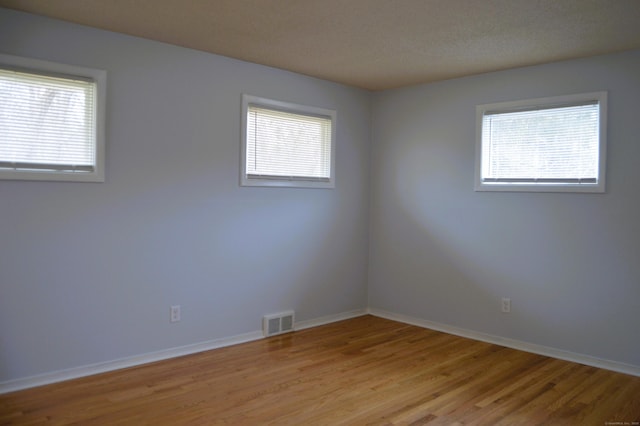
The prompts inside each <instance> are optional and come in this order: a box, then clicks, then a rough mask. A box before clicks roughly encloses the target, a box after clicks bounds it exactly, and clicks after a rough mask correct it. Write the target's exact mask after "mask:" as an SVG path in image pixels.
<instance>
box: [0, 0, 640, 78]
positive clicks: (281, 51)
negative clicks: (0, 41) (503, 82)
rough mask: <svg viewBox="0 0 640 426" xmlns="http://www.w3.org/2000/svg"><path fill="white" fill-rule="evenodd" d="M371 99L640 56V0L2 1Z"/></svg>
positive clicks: (36, 11) (42, 13) (29, 10)
mask: <svg viewBox="0 0 640 426" xmlns="http://www.w3.org/2000/svg"><path fill="white" fill-rule="evenodd" d="M0 6H4V7H8V8H12V9H17V10H22V11H26V12H31V13H36V14H41V15H45V16H50V17H53V18H58V19H63V20H66V21H71V22H76V23H79V24H83V25H88V26H92V27H97V28H102V29H106V30H110V31H116V32H120V33H125V34H130V35H134V36H139V37H144V38H148V39H153V40H159V41H163V42H166V43H171V44H174V45H178V46H184V47H190V48H193V49H198V50H203V51H207V52H212V53H216V54H220V55H225V56H229V57H232V58H237V59H242V60H245V61H249V62H255V63H258V64H263V65H269V66H273V67H277V68H282V69H285V70H290V71H294V72H298V73H301V74H306V75H310V76H314V77H319V78H322V79H326V80H331V81H335V82H339V83H344V84H348V85H352V86H357V87H361V88H365V89H370V90H381V89H389V88H397V87H401V86H407V85H412V84H418V83H426V82H432V81H437V80H444V79H449V78H454V77H460V76H465V75H471V74H478V73H483V72H489V71H496V70H501V69H507V68H513V67H520V66H526V65H532V64H541V63H546V62H552V61H557V60H562V59H570V58H578V57H584V56H591V55H597V54H604V53H610V52H617V51H622V50H628V49H637V48H640V0H0Z"/></svg>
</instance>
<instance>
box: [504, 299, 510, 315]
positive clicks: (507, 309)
mask: <svg viewBox="0 0 640 426" xmlns="http://www.w3.org/2000/svg"><path fill="white" fill-rule="evenodd" d="M502 312H504V313H505V314H508V313H509V312H511V299H509V298H508V297H503V298H502Z"/></svg>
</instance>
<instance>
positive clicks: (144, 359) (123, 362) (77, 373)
mask: <svg viewBox="0 0 640 426" xmlns="http://www.w3.org/2000/svg"><path fill="white" fill-rule="evenodd" d="M366 314H367V310H366V309H361V310H356V311H349V312H344V313H341V314H336V315H329V316H325V317H321V318H316V319H313V320H307V321H301V322H299V323H297V324H296V325H295V329H296V330H303V329H305V328H311V327H317V326H319V325H324V324H329V323H332V322H336V321H342V320H345V319H349V318H355V317H358V316H362V315H366ZM263 338H264V336H263V334H262V331H252V332H250V333H245V334H240V335H237V336H231V337H225V338H221V339H215V340H210V341H207V342H201V343H196V344H193V345H186V346H180V347H177V348H171V349H165V350H162V351H158V352H151V353H147V354H142V355H135V356H132V357H127V358H121V359H116V360H113V361H107V362H101V363H97V364H91V365H85V366H81V367H74V368H69V369H66V370H59V371H53V372H51V373H45V374H39V375H36V376H31V377H25V378H22V379H15V380H9V381H6V382H0V395H1V394H3V393H8V392H14V391H18V390H22V389H28V388H33V387H36V386H42V385H48V384H51V383H57V382H62V381H65V380H71V379H77V378H80V377H86V376H92V375H94V374H99V373H106V372H108V371H114V370H120V369H123V368H128V367H135V366H137V365H142V364H148V363H150V362H156V361H162V360H165V359H170V358H176V357H179V356H184V355H191V354H195V353H198V352H204V351H208V350H212V349H218V348H223V347H226V346H231V345H237V344H240V343H245V342H250V341H252V340H258V339H263Z"/></svg>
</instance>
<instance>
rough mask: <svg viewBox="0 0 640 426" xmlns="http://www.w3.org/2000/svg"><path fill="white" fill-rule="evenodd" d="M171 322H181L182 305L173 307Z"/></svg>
mask: <svg viewBox="0 0 640 426" xmlns="http://www.w3.org/2000/svg"><path fill="white" fill-rule="evenodd" d="M170 315H171V316H170V321H171V322H178V321H180V305H173V306H172V307H171V314H170Z"/></svg>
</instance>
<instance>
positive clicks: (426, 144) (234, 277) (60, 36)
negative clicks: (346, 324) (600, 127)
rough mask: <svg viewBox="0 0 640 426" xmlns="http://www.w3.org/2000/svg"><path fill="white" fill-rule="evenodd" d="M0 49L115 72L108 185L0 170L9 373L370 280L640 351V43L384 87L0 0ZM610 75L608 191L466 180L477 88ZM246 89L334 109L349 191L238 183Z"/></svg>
mask: <svg viewBox="0 0 640 426" xmlns="http://www.w3.org/2000/svg"><path fill="white" fill-rule="evenodd" d="M0 52H3V53H8V54H15V55H21V56H27V57H34V58H39V59H45V60H53V61H58V62H63V63H69V64H74V65H80V66H87V67H94V68H102V69H106V70H107V71H108V111H107V114H108V118H107V158H106V160H107V167H106V172H107V180H106V182H105V183H101V184H95V183H55V182H20V181H0V382H2V381H7V380H11V379H20V378H25V377H28V376H31V375H37V374H42V373H48V372H52V371H56V370H60V369H66V368H73V367H79V366H84V365H87V364H91V363H101V362H106V361H112V360H116V359H119V358H123V357H130V356H134V355H139V354H145V353H150V352H154V351H158V350H162V349H167V348H173V347H179V346H183V345H188V344H192V343H198V342H204V341H209V340H212V339H217V338H224V337H229V336H236V335H239V334H242V333H246V332H252V331H256V330H258V328H259V326H260V319H261V316H262V315H263V314H267V313H272V312H276V311H280V310H284V309H290V308H293V309H295V310H296V313H297V319H298V320H301V321H304V320H312V319H316V318H319V317H323V316H327V315H334V314H339V313H343V312H347V311H351V310H356V309H362V308H364V307H366V306H367V290H368V292H369V294H368V297H369V302H368V304H369V306H371V307H372V308H377V309H382V310H386V311H389V312H392V313H397V314H402V315H406V316H410V317H414V318H419V319H425V320H430V321H435V322H439V323H442V324H447V325H452V326H457V327H462V328H466V329H469V330H475V331H479V332H483V333H489V334H494V335H496V336H502V337H507V338H512V339H517V340H521V341H524V342H530V343H535V344H539V345H546V346H550V347H553V348H557V349H564V350H568V351H573V352H576V353H579V354H585V355H590V356H594V357H600V358H604V359H609V360H613V361H619V362H626V363H630V364H633V365H636V366H640V335H639V331H638V328H637V319H636V318H637V312H640V261H639V260H640V257H639V253H640V222H639V221H638V218H639V217H640V199H639V196H638V184H637V182H638V181H640V168H638V167H637V158H639V157H640V141H639V140H638V138H639V136H638V135H640V120H639V119H638V110H639V103H638V102H640V101H639V99H640V78H639V77H638V76H639V75H640V51H636V52H629V53H623V54H618V55H609V56H603V57H594V58H588V59H583V60H577V61H568V62H562V63H555V64H549V65H544V66H538V67H528V68H522V69H517V70H511V71H505V72H498V73H490V74H485V75H480V76H475V77H469V78H464V79H457V80H451V81H446V82H441V83H436V84H430V85H424V86H418V87H411V88H406V89H400V90H394V91H387V92H380V93H375V94H370V93H368V92H365V91H361V90H357V89H352V88H348V87H345V86H340V85H337V84H333V83H329V82H325V81H321V80H316V79H312V78H308V77H304V76H300V75H296V74H293V73H289V72H285V71H281V70H276V69H273V68H267V67H262V66H258V65H254V64H249V63H244V62H241V61H235V60H232V59H228V58H224V57H220V56H215V55H210V54H206V53H202V52H198V51H193V50H188V49H183V48H178V47H174V46H169V45H165V44H161V43H155V42H151V41H148V40H142V39H138V38H133V37H127V36H123V35H118V34H113V33H108V32H104V31H99V30H95V29H89V28H85V27H80V26H76V25H72V24H68V23H63V22H60V21H55V20H49V19H45V18H41V17H37V16H32V15H26V14H21V13H16V12H13V11H9V10H5V9H0ZM597 90H607V91H608V92H609V114H608V117H609V132H608V134H609V151H608V152H609V163H608V171H607V179H608V180H607V184H608V185H607V192H606V193H605V194H548V193H547V194H534V193H527V194H520V193H487V192H484V193H476V192H473V169H474V143H475V141H474V137H475V135H474V126H475V105H476V104H483V103H491V102H499V101H507V100H517V99H523V98H530V97H543V96H556V95H562V94H571V93H580V92H590V91H597ZM242 93H249V94H252V95H256V96H262V97H268V98H274V99H279V100H284V101H289V102H296V103H302V104H308V105H313V106H319V107H324V108H331V109H336V110H337V111H338V129H337V136H338V142H337V172H336V179H337V184H336V189H334V190H317V189H316V190H312V189H309V190H306V189H282V188H250V187H240V186H239V184H238V182H239V163H240V160H239V155H240V154H239V152H240V147H239V143H240V141H239V138H240V100H241V94H242ZM370 142H372V145H370ZM370 156H371V158H370ZM370 160H371V173H369V163H370ZM369 194H371V197H370V198H369ZM369 216H370V217H371V223H369ZM369 240H370V241H369ZM367 274H369V276H368V277H367ZM367 283H368V286H367ZM503 296H504V297H510V298H511V299H512V313H511V314H509V315H505V314H502V313H500V298H501V297H503ZM173 304H180V305H181V306H182V315H183V319H182V321H181V322H180V323H177V324H170V323H169V306H170V305H173Z"/></svg>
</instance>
